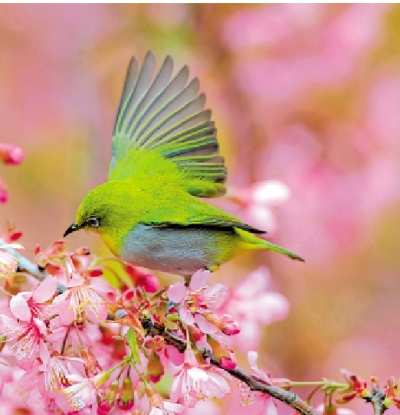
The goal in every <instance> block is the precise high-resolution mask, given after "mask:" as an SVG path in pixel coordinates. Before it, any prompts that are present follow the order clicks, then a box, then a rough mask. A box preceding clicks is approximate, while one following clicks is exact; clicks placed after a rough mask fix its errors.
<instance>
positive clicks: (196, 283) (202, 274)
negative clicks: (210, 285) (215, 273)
mask: <svg viewBox="0 0 400 415" xmlns="http://www.w3.org/2000/svg"><path fill="white" fill-rule="evenodd" d="M209 278H210V271H208V270H204V269H199V270H198V271H196V272H195V273H194V274H193V276H192V279H191V280H190V284H189V287H190V289H191V290H192V291H197V290H200V288H203V287H205V286H206V285H207V282H208V280H209Z"/></svg>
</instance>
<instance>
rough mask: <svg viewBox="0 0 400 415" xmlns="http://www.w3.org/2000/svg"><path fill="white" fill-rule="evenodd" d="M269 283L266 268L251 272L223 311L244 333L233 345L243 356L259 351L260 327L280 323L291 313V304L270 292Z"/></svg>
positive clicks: (235, 338)
mask: <svg viewBox="0 0 400 415" xmlns="http://www.w3.org/2000/svg"><path fill="white" fill-rule="evenodd" d="M269 280H270V277H269V272H268V270H267V269H266V268H259V269H257V270H255V271H253V272H251V273H250V274H249V275H248V276H247V278H246V279H244V280H243V281H242V282H241V283H240V284H239V285H238V286H236V288H235V289H234V290H233V291H232V292H231V295H230V298H229V299H228V301H227V302H226V303H225V304H224V305H223V307H222V309H223V310H226V311H227V312H228V313H229V314H230V315H232V316H233V317H234V318H235V319H236V320H237V321H238V323H239V325H240V328H241V331H240V333H239V334H238V335H237V336H235V337H234V341H235V343H236V344H237V345H238V346H239V348H240V349H241V350H242V351H244V352H248V351H249V350H252V349H257V347H258V345H259V341H260V329H259V325H267V324H270V323H272V322H273V321H276V320H281V319H283V318H285V317H286V316H287V314H288V312H289V303H288V301H287V300H286V298H285V297H284V296H283V295H281V294H279V293H276V292H270V291H267V289H268V285H269Z"/></svg>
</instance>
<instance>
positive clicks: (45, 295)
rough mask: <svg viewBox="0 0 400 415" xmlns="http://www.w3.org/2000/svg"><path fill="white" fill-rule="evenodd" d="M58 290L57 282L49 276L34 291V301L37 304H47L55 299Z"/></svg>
mask: <svg viewBox="0 0 400 415" xmlns="http://www.w3.org/2000/svg"><path fill="white" fill-rule="evenodd" d="M56 290H57V280H56V279H55V278H54V277H52V276H51V275H49V276H48V277H47V278H46V279H45V280H43V281H42V282H41V283H40V284H39V285H38V286H37V287H36V288H35V290H34V291H33V296H32V298H33V301H35V303H45V302H46V301H48V300H50V298H52V297H53V295H54V294H55V292H56Z"/></svg>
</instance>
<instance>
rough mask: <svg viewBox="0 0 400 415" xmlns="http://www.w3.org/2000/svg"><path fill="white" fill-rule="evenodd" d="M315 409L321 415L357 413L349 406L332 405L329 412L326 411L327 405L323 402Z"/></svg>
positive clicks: (351, 414)
mask: <svg viewBox="0 0 400 415" xmlns="http://www.w3.org/2000/svg"><path fill="white" fill-rule="evenodd" d="M315 410H316V411H317V412H318V413H319V414H321V415H357V414H356V413H355V412H354V411H353V410H351V409H349V408H338V407H332V408H329V409H328V412H326V411H325V405H324V404H322V403H321V405H318V406H317V407H316V408H315Z"/></svg>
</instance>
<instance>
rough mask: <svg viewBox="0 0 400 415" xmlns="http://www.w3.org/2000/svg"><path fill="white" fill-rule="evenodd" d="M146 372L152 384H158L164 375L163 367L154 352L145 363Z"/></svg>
mask: <svg viewBox="0 0 400 415" xmlns="http://www.w3.org/2000/svg"><path fill="white" fill-rule="evenodd" d="M147 372H148V374H149V376H150V380H151V381H152V382H153V383H157V382H159V381H160V379H161V377H162V376H163V375H164V366H163V365H162V363H161V360H160V356H159V355H158V354H157V353H156V352H155V351H153V352H152V354H151V356H150V359H149V362H148V363H147Z"/></svg>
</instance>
